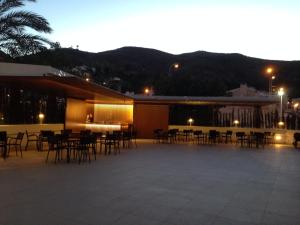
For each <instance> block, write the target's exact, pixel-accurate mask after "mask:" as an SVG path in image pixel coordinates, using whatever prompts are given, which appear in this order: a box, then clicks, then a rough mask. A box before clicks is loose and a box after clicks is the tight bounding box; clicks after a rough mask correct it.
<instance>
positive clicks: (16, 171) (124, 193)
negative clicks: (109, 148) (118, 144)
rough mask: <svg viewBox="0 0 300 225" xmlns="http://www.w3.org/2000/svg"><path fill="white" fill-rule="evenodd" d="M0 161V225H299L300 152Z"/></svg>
mask: <svg viewBox="0 0 300 225" xmlns="http://www.w3.org/2000/svg"><path fill="white" fill-rule="evenodd" d="M44 159H45V154H44V153H38V152H35V151H30V152H26V153H25V154H24V158H23V159H20V158H16V157H14V156H13V157H11V158H9V159H7V161H5V162H4V161H3V160H2V159H1V160H0V181H1V183H0V195H1V200H0V224H1V225H111V224H112V225H192V224H195V225H202V224H203V225H246V224H247V225H248V224H249V225H258V224H259V225H275V224H276V225H298V224H300V151H297V150H294V149H292V148H290V147H284V146H281V147H274V146H273V147H270V148H265V149H264V150H261V149H260V150H257V149H245V148H244V149H240V148H239V147H235V146H234V145H217V146H196V145H192V144H178V145H169V144H152V143H139V147H138V148H137V149H131V150H126V151H123V152H122V153H121V155H118V156H115V155H111V156H99V157H98V159H97V161H92V163H91V164H88V163H83V164H81V165H78V164H77V163H71V164H66V163H65V162H60V163H58V164H54V163H48V164H45V162H44Z"/></svg>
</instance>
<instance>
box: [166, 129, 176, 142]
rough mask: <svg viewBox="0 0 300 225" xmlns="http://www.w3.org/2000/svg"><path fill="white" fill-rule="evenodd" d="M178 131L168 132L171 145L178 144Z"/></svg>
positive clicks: (171, 130)
mask: <svg viewBox="0 0 300 225" xmlns="http://www.w3.org/2000/svg"><path fill="white" fill-rule="evenodd" d="M177 131H178V130H177V129H170V130H168V141H169V143H175V142H176V136H177Z"/></svg>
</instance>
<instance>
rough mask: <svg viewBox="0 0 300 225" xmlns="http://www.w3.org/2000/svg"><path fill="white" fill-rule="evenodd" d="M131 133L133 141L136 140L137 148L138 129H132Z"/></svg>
mask: <svg viewBox="0 0 300 225" xmlns="http://www.w3.org/2000/svg"><path fill="white" fill-rule="evenodd" d="M130 134H131V142H132V143H133V142H134V145H135V147H136V148H137V143H136V139H137V131H136V130H132V131H131V132H130Z"/></svg>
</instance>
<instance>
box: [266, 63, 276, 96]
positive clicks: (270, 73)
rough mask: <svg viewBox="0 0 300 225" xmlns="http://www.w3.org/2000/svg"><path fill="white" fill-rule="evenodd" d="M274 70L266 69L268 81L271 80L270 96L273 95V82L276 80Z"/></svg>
mask: <svg viewBox="0 0 300 225" xmlns="http://www.w3.org/2000/svg"><path fill="white" fill-rule="evenodd" d="M273 71H274V70H273V68H272V67H268V68H267V69H266V73H267V74H268V76H269V77H268V79H269V94H270V95H272V93H273V90H272V89H273V80H275V78H276V76H275V75H274V74H273Z"/></svg>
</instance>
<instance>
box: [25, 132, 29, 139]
mask: <svg viewBox="0 0 300 225" xmlns="http://www.w3.org/2000/svg"><path fill="white" fill-rule="evenodd" d="M25 133H26V138H27V139H28V137H29V134H28V131H27V130H26V131H25Z"/></svg>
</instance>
